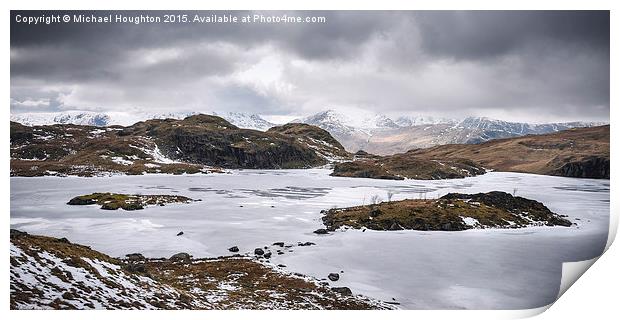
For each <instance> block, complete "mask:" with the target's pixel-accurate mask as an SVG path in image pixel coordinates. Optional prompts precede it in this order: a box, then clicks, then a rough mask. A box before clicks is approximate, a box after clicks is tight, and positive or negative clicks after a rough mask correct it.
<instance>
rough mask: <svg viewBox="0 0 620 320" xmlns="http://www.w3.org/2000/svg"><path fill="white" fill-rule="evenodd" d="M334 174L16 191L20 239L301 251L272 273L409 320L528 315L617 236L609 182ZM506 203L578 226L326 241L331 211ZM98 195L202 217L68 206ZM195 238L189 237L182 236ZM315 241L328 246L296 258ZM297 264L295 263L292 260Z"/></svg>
mask: <svg viewBox="0 0 620 320" xmlns="http://www.w3.org/2000/svg"><path fill="white" fill-rule="evenodd" d="M329 173H330V171H329V170H323V169H312V170H243V171H233V172H232V174H209V175H183V176H172V175H146V176H114V177H106V178H79V177H66V178H58V177H41V178H21V177H14V178H11V227H12V228H17V229H20V230H24V231H27V232H30V233H33V234H43V235H49V236H55V237H67V238H68V239H69V240H71V241H73V242H77V243H81V244H85V245H89V246H92V247H93V249H96V250H99V251H102V252H104V253H107V254H110V255H112V256H123V255H125V254H127V253H132V252H141V253H143V254H144V255H146V256H150V257H169V256H171V255H172V254H174V253H177V252H180V251H184V252H188V253H190V254H192V255H194V256H196V257H203V256H219V255H227V254H229V252H228V251H227V248H229V247H231V246H238V247H239V248H240V250H241V252H242V253H243V252H248V253H249V252H253V251H254V248H257V247H263V246H270V245H271V244H272V243H274V242H279V241H283V242H285V243H287V244H289V243H290V244H294V246H292V247H291V248H289V249H285V250H284V252H285V254H282V255H277V254H276V253H275V250H276V249H279V247H278V248H276V247H272V248H270V249H271V251H272V252H273V253H274V254H273V256H272V258H271V260H270V261H271V262H272V263H274V264H284V265H286V269H288V270H290V271H292V272H301V273H304V274H308V275H312V276H315V277H317V278H319V279H321V278H326V277H327V275H328V274H329V273H331V272H341V271H343V273H340V280H339V281H337V282H333V283H332V284H333V285H335V286H348V287H350V288H351V289H352V290H353V292H355V293H360V294H365V295H368V296H371V297H374V298H378V299H382V300H385V301H396V302H398V303H400V306H401V307H402V308H406V309H420V308H422V309H428V308H431V309H439V308H453V309H461V308H465V309H471V308H483V309H522V308H534V307H540V306H543V305H546V304H548V303H551V302H553V301H554V299H555V297H556V296H557V293H558V290H559V285H560V278H561V267H562V265H561V263H562V262H566V261H579V260H584V259H591V258H593V257H595V256H598V255H600V254H601V253H602V250H603V248H604V246H605V243H606V240H607V232H608V224H609V180H590V179H573V178H562V177H549V176H539V175H530V174H518V173H500V172H492V173H488V174H485V175H483V176H478V177H473V178H466V179H457V180H439V181H418V180H405V181H385V180H373V179H355V178H339V177H330V176H329ZM492 190H499V191H505V192H509V193H513V192H515V191H516V194H517V195H519V196H524V197H527V198H531V199H536V200H538V201H541V202H543V203H544V204H545V205H547V206H548V207H549V208H550V209H551V210H552V211H554V212H556V213H558V214H565V215H567V216H568V217H569V219H570V220H571V221H572V222H576V223H577V225H576V226H573V227H570V228H564V227H553V228H550V227H537V228H526V229H518V230H499V229H495V230H468V231H460V232H439V231H435V232H422V231H389V232H385V231H384V232H380V231H371V230H367V231H365V232H362V231H360V230H348V231H338V232H335V233H331V234H328V235H316V234H313V233H312V231H314V230H315V229H317V228H321V227H323V225H322V223H321V220H320V218H321V214H320V213H319V212H320V211H321V210H323V209H329V208H332V207H343V206H351V205H360V204H362V203H366V204H368V202H369V201H370V198H371V197H372V196H373V195H375V194H376V195H379V196H380V197H382V198H383V199H387V192H388V191H391V192H394V193H395V195H394V197H393V200H398V199H404V198H424V197H426V198H435V197H438V196H441V195H444V194H446V193H448V192H467V193H473V192H486V191H492ZM91 192H117V193H131V194H136V193H143V194H179V195H184V196H188V197H191V198H194V199H202V201H200V202H195V203H191V204H178V205H167V206H165V207H149V208H147V209H145V210H140V211H131V212H128V211H122V210H119V211H106V210H101V209H99V207H98V206H68V205H66V204H65V203H66V202H67V201H68V200H69V199H71V198H72V197H74V196H76V195H81V194H87V193H91ZM180 231H183V232H184V234H183V235H182V236H178V237H177V236H176V234H177V233H178V232H180ZM306 241H311V242H314V243H316V244H317V245H315V246H303V247H301V246H296V244H297V242H306ZM289 251H290V252H289Z"/></svg>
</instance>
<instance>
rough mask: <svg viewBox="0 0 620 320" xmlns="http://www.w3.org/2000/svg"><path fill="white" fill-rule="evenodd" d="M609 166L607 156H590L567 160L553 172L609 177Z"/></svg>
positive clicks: (597, 177) (571, 175) (564, 174)
mask: <svg viewBox="0 0 620 320" xmlns="http://www.w3.org/2000/svg"><path fill="white" fill-rule="evenodd" d="M609 167H610V160H609V158H604V157H596V156H592V157H587V158H585V159H582V160H580V161H571V162H568V163H566V164H564V165H563V166H562V167H560V168H559V169H557V170H556V172H554V173H555V174H556V175H560V176H564V177H573V178H595V179H609V176H610V172H609Z"/></svg>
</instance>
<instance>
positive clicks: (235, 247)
mask: <svg viewBox="0 0 620 320" xmlns="http://www.w3.org/2000/svg"><path fill="white" fill-rule="evenodd" d="M228 251H230V252H239V248H238V247H237V246H233V247H230V248H228Z"/></svg>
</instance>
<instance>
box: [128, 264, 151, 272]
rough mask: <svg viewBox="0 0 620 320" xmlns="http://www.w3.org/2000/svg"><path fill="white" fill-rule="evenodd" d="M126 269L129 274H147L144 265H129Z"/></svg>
mask: <svg viewBox="0 0 620 320" xmlns="http://www.w3.org/2000/svg"><path fill="white" fill-rule="evenodd" d="M125 269H126V270H127V271H129V272H138V273H145V272H146V266H145V265H144V263H131V262H130V263H128V264H127V265H126V266H125Z"/></svg>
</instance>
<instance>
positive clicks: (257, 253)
mask: <svg viewBox="0 0 620 320" xmlns="http://www.w3.org/2000/svg"><path fill="white" fill-rule="evenodd" d="M254 254H255V255H257V256H262V255H263V254H265V250H263V249H261V248H256V249H254Z"/></svg>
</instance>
